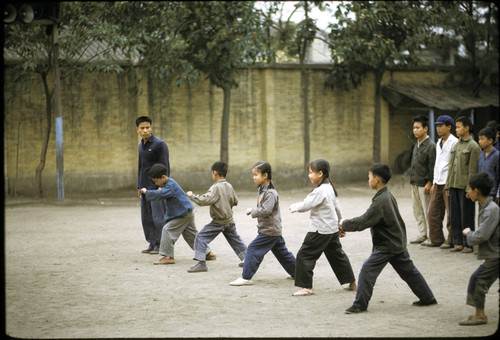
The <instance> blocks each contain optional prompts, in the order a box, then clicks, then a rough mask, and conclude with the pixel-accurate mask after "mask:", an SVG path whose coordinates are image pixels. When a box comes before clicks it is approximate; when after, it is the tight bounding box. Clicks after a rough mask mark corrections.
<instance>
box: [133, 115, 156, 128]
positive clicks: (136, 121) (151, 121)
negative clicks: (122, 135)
mask: <svg viewBox="0 0 500 340" xmlns="http://www.w3.org/2000/svg"><path fill="white" fill-rule="evenodd" d="M144 122H148V123H149V124H151V125H153V120H152V119H151V118H149V117H148V116H140V117H139V118H137V119H136V120H135V126H139V124H141V123H144Z"/></svg>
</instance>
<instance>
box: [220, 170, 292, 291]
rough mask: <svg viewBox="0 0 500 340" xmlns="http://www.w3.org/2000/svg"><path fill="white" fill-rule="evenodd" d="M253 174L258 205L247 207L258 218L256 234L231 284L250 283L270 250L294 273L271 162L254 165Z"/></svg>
mask: <svg viewBox="0 0 500 340" xmlns="http://www.w3.org/2000/svg"><path fill="white" fill-rule="evenodd" d="M252 173H253V181H254V183H255V184H256V185H257V186H258V187H259V198H258V201H257V208H253V209H252V208H249V209H247V215H252V217H253V218H257V220H258V225H257V228H258V232H259V234H258V235H257V237H256V238H255V239H254V240H253V241H252V242H251V243H250V244H249V245H248V248H247V254H246V257H245V262H244V263H243V273H242V275H241V277H240V278H238V279H236V280H234V281H232V282H231V283H229V284H230V285H231V286H244V285H251V284H253V283H252V277H253V276H254V275H255V273H256V272H257V269H259V266H260V264H261V262H262V260H263V259H264V256H265V255H266V254H267V253H268V252H269V251H272V252H273V254H274V256H276V258H277V259H278V261H279V263H280V264H281V265H282V266H283V268H284V269H285V270H286V272H287V273H288V274H290V276H292V277H294V276H295V257H294V256H293V254H292V253H291V252H290V251H289V250H288V249H287V247H286V244H285V240H284V239H283V236H282V234H281V215H280V208H279V199H278V193H277V191H276V190H275V189H274V187H273V184H272V183H271V180H272V172H271V165H270V164H269V163H267V162H259V163H257V164H255V165H254V167H253V169H252Z"/></svg>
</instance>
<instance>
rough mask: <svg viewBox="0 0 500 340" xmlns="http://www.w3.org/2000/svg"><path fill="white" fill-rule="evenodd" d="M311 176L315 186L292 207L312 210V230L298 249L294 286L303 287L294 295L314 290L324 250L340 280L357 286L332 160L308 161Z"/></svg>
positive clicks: (309, 293) (301, 294)
mask: <svg viewBox="0 0 500 340" xmlns="http://www.w3.org/2000/svg"><path fill="white" fill-rule="evenodd" d="M307 170H308V171H309V180H310V181H311V183H312V184H315V185H316V187H315V188H314V190H313V191H312V192H311V193H310V194H309V195H307V197H306V198H305V199H304V201H302V202H299V203H295V204H292V205H291V206H290V211H291V212H292V213H294V212H306V211H311V213H310V223H309V231H308V233H307V234H306V237H305V238H304V242H302V246H301V247H300V250H299V252H298V253H297V262H296V264H295V286H297V287H301V289H300V290H298V291H296V292H295V293H293V294H292V295H293V296H305V295H312V294H314V290H313V288H312V283H313V269H314V267H315V266H316V261H318V259H319V257H320V256H321V254H323V253H325V256H326V259H327V260H328V262H329V263H330V267H331V268H332V270H333V272H334V273H335V276H336V277H337V279H338V280H339V282H340V284H345V283H349V286H348V287H346V289H348V290H356V280H355V279H354V273H353V272H352V267H351V263H350V262H349V258H348V257H347V255H346V253H345V252H344V250H342V244H341V243H340V239H339V221H340V220H341V219H342V212H341V210H340V204H339V200H338V198H337V190H336V189H335V187H334V186H333V183H332V182H331V180H330V164H329V163H328V162H327V161H326V160H324V159H317V160H315V161H312V162H311V163H309V164H308V166H307Z"/></svg>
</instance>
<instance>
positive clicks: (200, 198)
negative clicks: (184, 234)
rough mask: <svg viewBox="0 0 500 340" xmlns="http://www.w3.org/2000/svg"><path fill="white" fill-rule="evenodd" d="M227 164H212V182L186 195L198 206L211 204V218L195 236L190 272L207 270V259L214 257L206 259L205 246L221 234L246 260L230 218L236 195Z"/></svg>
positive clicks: (243, 245)
mask: <svg viewBox="0 0 500 340" xmlns="http://www.w3.org/2000/svg"><path fill="white" fill-rule="evenodd" d="M227 168H228V166H227V163H225V162H215V163H214V164H213V165H212V179H213V181H214V184H213V185H212V186H211V187H210V189H208V191H207V192H206V193H205V194H203V195H195V194H193V192H192V191H188V192H187V193H186V194H187V196H188V197H189V198H190V199H191V200H192V201H193V202H195V203H196V204H198V205H200V206H205V205H210V217H212V221H211V222H210V223H209V224H207V225H205V226H204V227H203V229H201V230H200V232H199V233H198V234H197V235H196V239H195V240H194V256H193V259H194V260H198V261H199V262H198V263H197V264H196V265H194V266H193V267H191V268H190V269H189V270H188V272H189V273H198V272H206V271H207V270H208V268H207V265H206V262H205V261H206V260H207V259H208V260H215V256H214V257H213V258H206V256H205V254H206V249H207V246H208V244H209V243H210V242H212V241H213V240H214V239H215V238H216V237H217V235H219V234H220V233H223V234H224V236H225V237H226V240H227V242H229V245H230V246H231V248H233V250H234V252H235V253H236V255H237V256H238V257H239V259H240V260H241V261H243V260H244V259H245V254H246V251H247V247H246V245H245V244H244V243H243V240H242V239H241V237H240V235H238V232H237V231H236V226H235V223H234V219H233V207H234V206H235V205H237V204H238V197H237V196H236V193H235V192H234V189H233V187H232V185H231V184H230V183H229V182H228V181H226V176H227Z"/></svg>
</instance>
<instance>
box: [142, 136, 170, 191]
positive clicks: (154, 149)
mask: <svg viewBox="0 0 500 340" xmlns="http://www.w3.org/2000/svg"><path fill="white" fill-rule="evenodd" d="M168 157H169V156H168V146H167V143H165V142H164V141H163V140H162V139H160V138H158V137H155V136H154V135H153V134H151V138H149V139H148V141H147V142H146V143H145V144H144V143H143V141H142V140H141V141H140V142H139V166H138V176H137V189H142V188H146V189H156V188H157V186H156V185H155V183H154V182H153V180H152V179H151V178H149V176H148V172H149V170H150V169H151V167H152V166H153V164H156V163H161V164H163V165H165V166H166V167H167V177H169V176H170V162H169V160H168Z"/></svg>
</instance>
